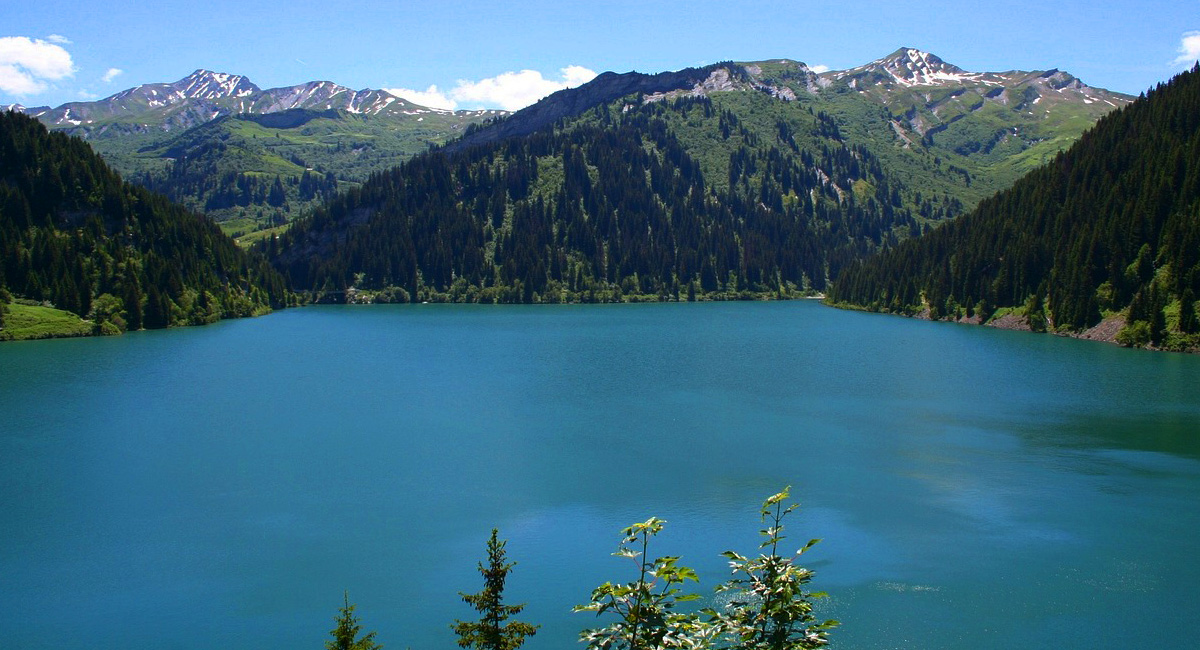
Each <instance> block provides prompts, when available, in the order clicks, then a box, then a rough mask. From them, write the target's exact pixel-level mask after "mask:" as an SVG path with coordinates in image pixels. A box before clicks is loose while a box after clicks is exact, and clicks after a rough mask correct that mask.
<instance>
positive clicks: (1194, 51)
mask: <svg viewBox="0 0 1200 650" xmlns="http://www.w3.org/2000/svg"><path fill="white" fill-rule="evenodd" d="M1197 60H1200V31H1196V32H1184V34H1183V36H1182V37H1181V38H1180V41H1179V56H1178V57H1176V58H1175V60H1174V61H1172V62H1171V65H1191V64H1193V63H1195V62H1196V61H1197Z"/></svg>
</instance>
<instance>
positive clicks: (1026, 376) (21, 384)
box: [0, 302, 1200, 650]
mask: <svg viewBox="0 0 1200 650" xmlns="http://www.w3.org/2000/svg"><path fill="white" fill-rule="evenodd" d="M0 414H2V415H0V585H3V587H2V588H0V611H5V612H8V613H9V614H8V615H5V616H0V638H3V639H5V641H4V642H3V644H2V645H3V647H5V648H17V649H24V648H98V649H108V648H112V649H116V648H138V647H156V648H230V649H235V650H236V649H243V648H245V649H250V648H281V649H282V648H300V647H321V645H322V644H323V643H324V641H325V639H326V638H328V634H329V630H330V629H331V628H332V627H333V616H334V615H335V614H336V613H337V607H338V606H339V605H340V604H341V598H342V593H343V590H348V591H349V593H350V598H351V600H352V601H354V602H356V603H357V604H358V609H357V613H358V614H359V615H360V617H361V622H362V623H363V625H364V627H365V628H366V629H369V630H376V631H377V632H378V634H379V636H378V640H379V641H381V642H382V643H384V645H385V646H387V647H389V648H393V649H399V648H410V647H411V648H413V649H415V650H421V649H436V648H447V649H448V648H453V647H456V646H455V644H454V637H453V634H452V633H451V632H450V629H449V625H450V624H451V623H452V622H453V620H454V619H455V618H470V617H471V616H472V614H473V613H474V612H473V611H472V610H470V609H469V608H468V607H467V606H466V605H464V604H463V603H461V601H460V600H459V598H458V596H457V593H458V592H460V591H470V592H473V591H478V590H479V589H480V588H481V586H482V583H481V579H480V578H479V576H478V574H477V573H476V571H475V563H476V562H477V561H479V560H481V559H483V556H484V543H485V541H486V539H487V535H488V533H489V531H490V530H491V528H492V527H493V526H494V527H498V528H499V529H500V534H501V537H503V538H507V539H508V540H509V543H508V551H509V555H510V558H511V559H514V560H516V561H517V562H518V565H517V567H516V569H515V571H514V573H513V575H512V578H511V580H510V585H509V595H510V597H511V599H512V600H513V601H518V602H519V601H526V602H528V603H529V605H528V608H527V610H526V612H525V614H524V616H523V617H522V618H524V619H525V620H529V621H531V622H535V623H540V624H542V625H543V627H542V630H541V631H540V632H539V634H538V635H537V636H536V637H534V638H532V639H530V641H529V642H528V643H527V645H526V647H527V648H529V649H530V650H552V649H558V648H572V647H579V644H578V643H577V642H576V641H575V639H576V636H577V634H578V631H579V630H580V629H581V628H583V627H586V626H589V625H593V624H595V623H596V620H595V618H594V617H593V616H590V615H585V614H571V613H570V612H569V610H570V607H571V606H572V605H575V604H578V603H582V602H584V601H585V600H586V599H587V597H588V594H589V593H590V591H591V589H592V588H594V587H595V586H596V585H598V584H599V583H601V582H603V581H605V580H612V581H627V580H631V579H633V577H634V576H633V574H632V567H631V566H629V565H627V561H622V560H619V559H617V558H613V557H612V556H611V555H610V553H611V552H612V551H613V550H614V549H615V547H616V544H617V542H618V531H619V529H620V528H621V527H623V526H626V525H629V524H630V523H633V522H634V521H641V520H644V519H646V518H647V517H649V516H651V515H656V516H659V517H662V518H665V519H667V520H668V522H669V523H668V524H667V528H666V530H665V531H664V533H663V534H662V536H660V538H659V539H658V540H656V542H655V544H657V545H658V548H657V549H652V553H653V554H667V553H670V554H681V555H683V561H684V563H687V564H690V565H692V566H694V567H696V568H697V569H698V570H699V571H700V572H701V577H702V585H701V590H702V591H707V590H710V589H711V588H712V586H713V585H715V584H716V583H718V582H720V581H721V580H723V579H724V578H725V568H724V561H723V559H722V558H720V557H719V556H718V553H720V552H721V551H723V550H726V549H734V550H738V551H740V552H743V553H750V552H753V551H754V550H755V549H756V547H757V543H758V535H757V531H758V529H759V527H760V526H759V521H758V519H757V516H756V515H757V506H758V504H759V503H760V502H761V500H762V499H763V498H764V497H766V496H767V495H769V494H771V493H773V492H775V491H777V490H778V489H780V488H781V487H782V486H784V485H788V484H791V485H793V486H794V487H793V493H794V494H795V495H796V496H797V497H798V498H799V500H800V501H801V502H802V503H803V507H802V508H801V510H800V511H798V513H797V514H796V516H794V518H793V519H792V520H791V521H790V527H789V531H790V533H791V537H790V538H789V543H794V545H795V546H799V545H801V544H802V543H803V542H805V541H807V540H808V539H809V538H810V537H821V538H823V539H824V541H823V542H822V543H821V544H820V545H818V546H817V547H816V548H815V549H814V550H813V551H811V552H810V554H809V555H806V556H805V559H806V564H807V565H808V566H810V567H811V568H814V569H815V570H816V571H817V577H816V580H815V582H814V585H813V586H814V587H815V588H818V589H822V590H825V591H828V592H829V593H830V594H831V598H830V599H829V600H828V601H825V602H824V603H823V604H822V606H821V612H820V614H821V615H822V616H829V617H835V618H838V619H841V620H842V621H843V625H842V627H841V628H839V629H838V630H837V631H836V632H835V634H834V639H835V641H836V642H837V646H836V647H842V648H855V649H880V650H882V649H891V648H905V649H914V650H916V649H924V648H1009V647H1019V646H1022V645H1041V646H1049V647H1056V648H1080V649H1083V648H1089V649H1090V648H1116V647H1157V648H1189V647H1192V644H1193V643H1194V640H1195V638H1197V636H1200V620H1198V619H1197V618H1196V617H1194V616H1192V615H1191V612H1192V611H1193V608H1194V604H1195V603H1196V602H1200V559H1198V558H1200V542H1198V541H1197V539H1196V531H1198V530H1200V357H1196V356H1185V355H1172V354H1152V353H1145V352H1138V351H1130V350H1124V349H1120V348H1117V347H1113V346H1107V345H1102V344H1096V343H1091V342H1086V341H1076V340H1071V339H1062V338H1057V337H1051V336H1035V335H1029V334H1024V333H1019V332H1005V331H996V330H992V329H988V328H978V327H969V326H957V325H950V324H941V323H926V322H919V321H912V320H907V319H901V318H893V317H886V316H877V315H870V314H861V313H853V312H843V311H837V310H833V309H828V308H825V307H822V306H820V305H817V304H814V303H811V302H786V303H738V304H675V305H612V306H561V307H551V306H526V307H476V306H441V305H412V306H371V307H353V306H351V307H314V308H306V309H299V310H289V311H286V312H281V313H278V314H274V315H272V316H269V317H266V318H259V319H249V320H240V321H231V322H224V323H220V324H218V325H214V326H209V327H203V328H192V329H183V330H171V331H160V332H148V333H139V334H133V335H127V336H124V337H119V338H106V339H78V340H60V341H43V342H28V343H16V344H5V345H0Z"/></svg>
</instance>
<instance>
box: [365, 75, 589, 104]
mask: <svg viewBox="0 0 1200 650" xmlns="http://www.w3.org/2000/svg"><path fill="white" fill-rule="evenodd" d="M559 75H560V78H558V79H547V78H545V77H543V76H542V73H540V72H538V71H537V70H521V71H520V72H505V73H502V74H499V75H496V76H495V77H489V78H487V79H480V80H479V81H470V80H467V79H460V80H459V81H458V85H457V86H455V87H454V88H453V89H451V90H448V91H442V90H439V89H438V87H437V86H430V87H429V88H427V89H425V90H411V89H408V88H388V89H387V91H388V92H390V93H392V94H393V95H396V96H397V97H403V98H404V99H407V100H409V101H411V102H413V103H416V104H420V105H422V106H428V107H430V108H443V109H456V108H459V107H460V106H461V105H463V104H466V105H468V106H469V107H471V108H503V109H504V110H507V111H515V110H519V109H522V108H525V107H526V106H529V105H530V104H533V103H534V102H536V101H538V100H539V99H541V98H543V97H545V96H546V95H549V94H551V93H554V92H557V91H559V90H562V89H564V88H574V87H575V86H579V85H582V84H585V83H587V82H589V81H591V80H592V79H594V78H595V77H596V73H595V72H594V71H592V70H589V69H587V68H585V67H583V66H578V65H569V66H567V67H565V68H562V69H561V70H559Z"/></svg>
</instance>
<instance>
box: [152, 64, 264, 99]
mask: <svg viewBox="0 0 1200 650" xmlns="http://www.w3.org/2000/svg"><path fill="white" fill-rule="evenodd" d="M171 86H173V87H174V88H175V90H177V91H179V92H180V94H182V95H183V96H184V97H189V98H194V99H210V100H211V99H220V98H222V97H245V96H247V95H252V94H254V93H257V92H259V87H258V86H255V85H254V84H253V83H251V82H250V80H249V79H247V78H246V77H243V76H242V75H240V74H228V73H225V72H213V71H211V70H205V69H203V68H200V69H197V70H196V71H195V72H193V73H192V74H190V75H188V76H186V77H184V78H183V79H180V80H179V81H176V82H175V83H173V84H171Z"/></svg>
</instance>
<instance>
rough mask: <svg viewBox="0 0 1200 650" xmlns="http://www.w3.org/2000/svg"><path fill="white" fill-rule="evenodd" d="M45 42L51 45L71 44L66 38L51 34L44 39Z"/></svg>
mask: <svg viewBox="0 0 1200 650" xmlns="http://www.w3.org/2000/svg"><path fill="white" fill-rule="evenodd" d="M46 40H48V41H50V42H51V43H58V44H59V45H70V44H71V39H69V38H67V37H66V36H62V35H61V34H51V35H49V36H47V37H46Z"/></svg>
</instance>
